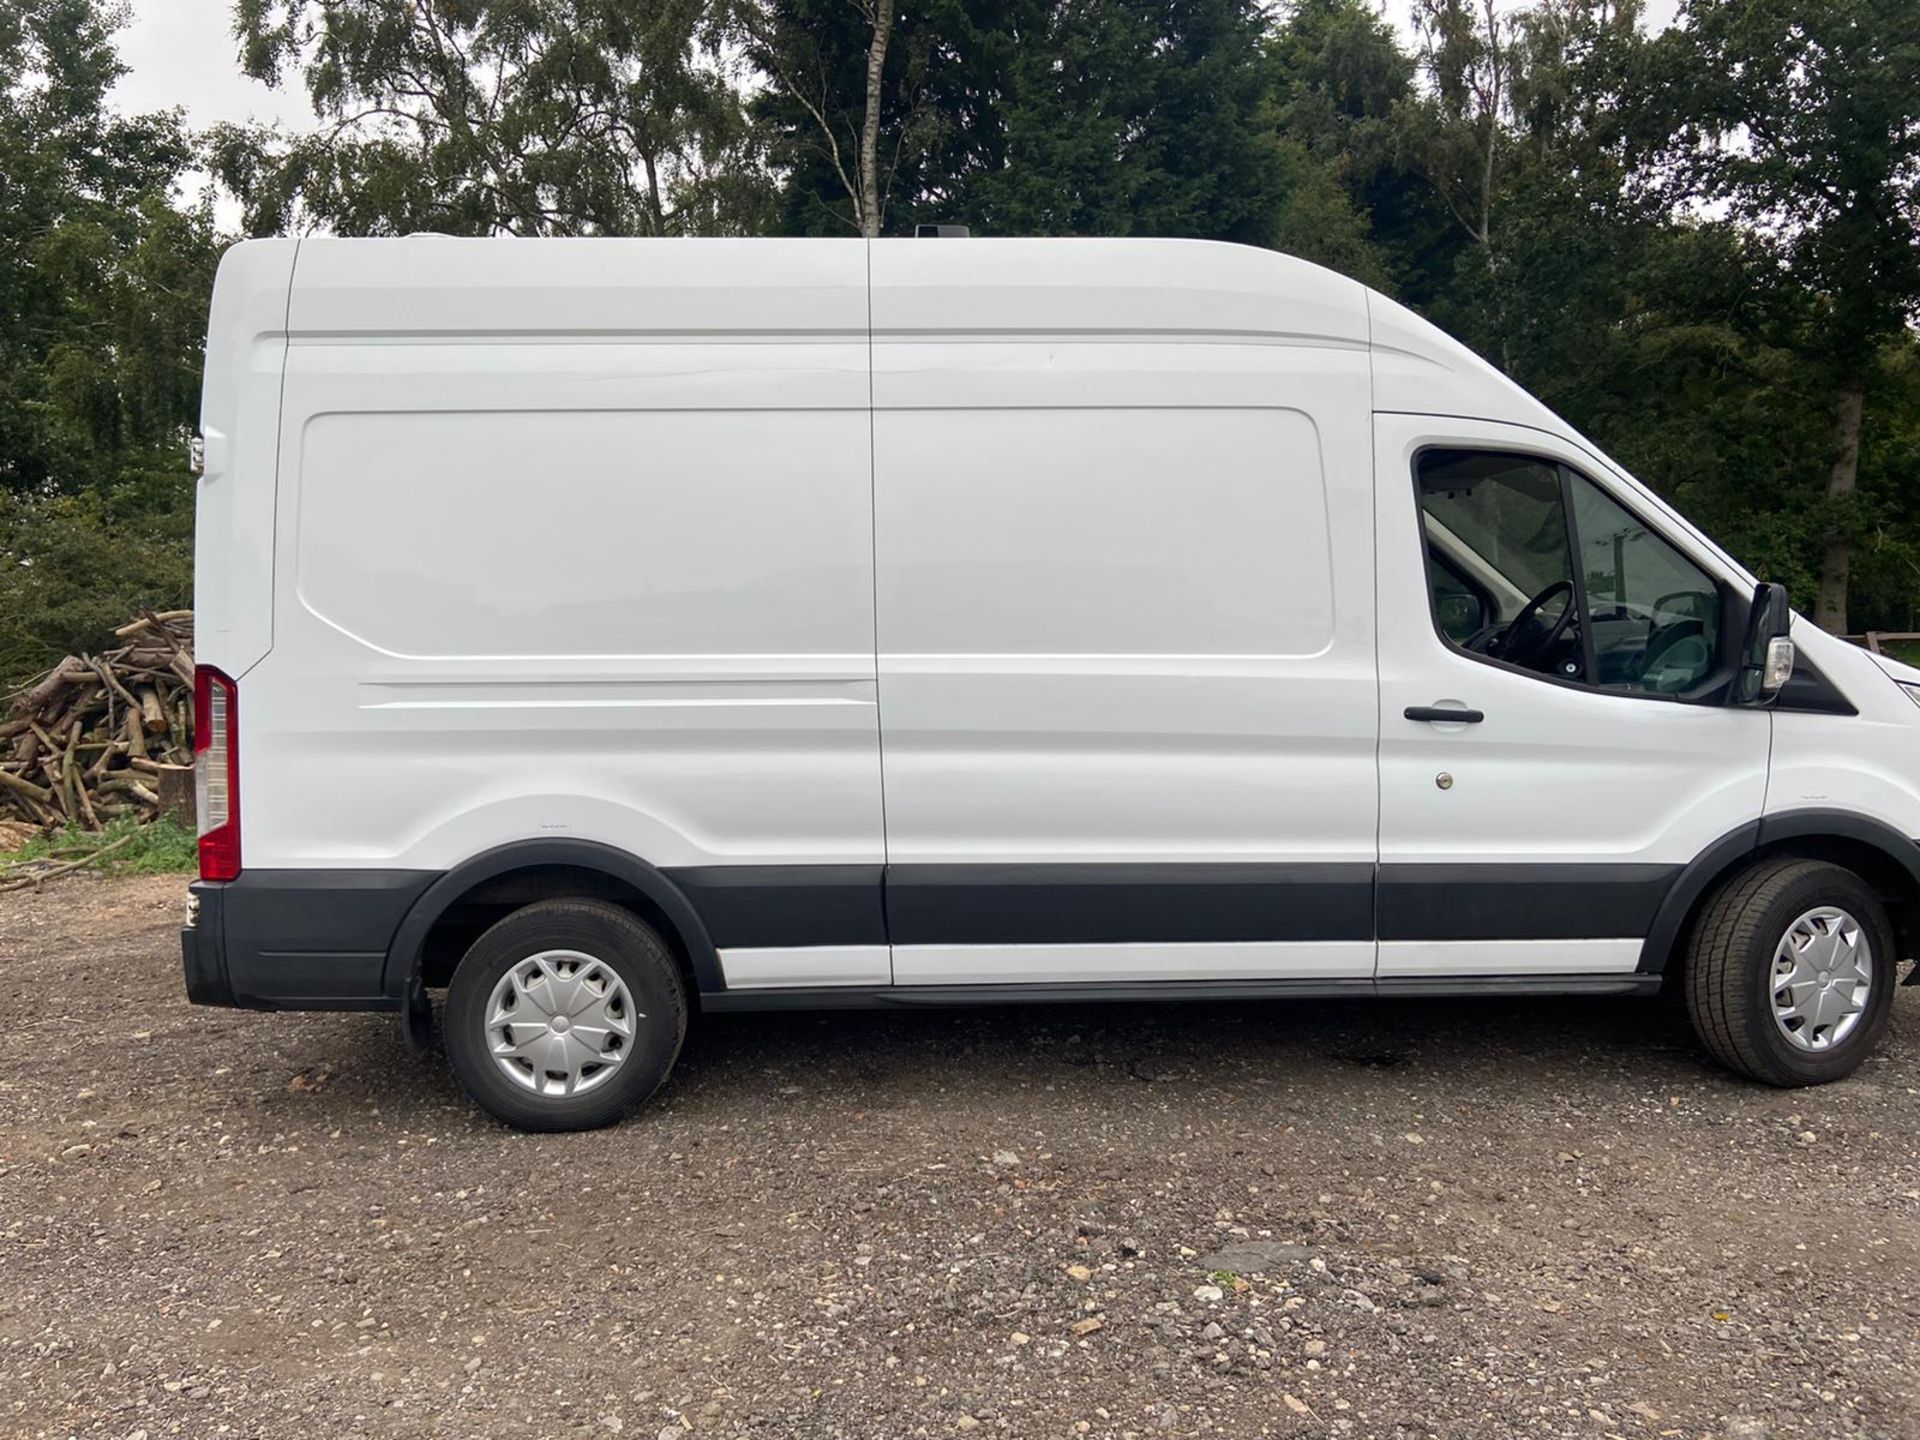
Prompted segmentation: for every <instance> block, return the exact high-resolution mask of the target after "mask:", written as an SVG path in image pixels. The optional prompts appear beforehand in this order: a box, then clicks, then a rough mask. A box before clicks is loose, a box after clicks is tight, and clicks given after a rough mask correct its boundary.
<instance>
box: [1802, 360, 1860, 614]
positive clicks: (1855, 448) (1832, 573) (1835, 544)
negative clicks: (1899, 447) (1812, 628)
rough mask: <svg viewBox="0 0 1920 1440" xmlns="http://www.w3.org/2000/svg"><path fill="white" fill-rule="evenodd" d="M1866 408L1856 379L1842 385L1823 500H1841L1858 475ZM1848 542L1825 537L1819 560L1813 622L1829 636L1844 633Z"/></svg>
mask: <svg viewBox="0 0 1920 1440" xmlns="http://www.w3.org/2000/svg"><path fill="white" fill-rule="evenodd" d="M1865 406H1866V393H1865V387H1864V386H1863V385H1861V383H1860V382H1859V381H1857V380H1855V381H1849V382H1847V383H1846V384H1844V385H1842V386H1841V388H1840V394H1839V395H1838V396H1837V397H1836V398H1835V400H1834V406H1833V469H1832V470H1831V471H1829V472H1828V474H1827V498H1828V499H1830V500H1837V501H1843V502H1844V501H1845V500H1846V499H1847V498H1848V497H1849V496H1851V495H1852V494H1853V487H1854V483H1855V482H1856V481H1857V480H1858V479H1859V475H1860V416H1861V412H1862V410H1863V409H1864V408H1865ZM1850 543H1851V542H1850V541H1849V540H1848V538H1847V533H1846V531H1845V529H1843V528H1839V527H1837V526H1836V528H1835V529H1834V530H1833V531H1832V532H1831V533H1830V534H1829V535H1828V536H1827V549H1826V554H1825V555H1823V556H1822V557H1821V561H1820V598H1819V601H1818V603H1817V605H1816V606H1815V608H1814V612H1813V620H1814V623H1815V624H1816V625H1818V626H1819V627H1820V628H1821V629H1822V630H1825V631H1826V632H1827V633H1828V634H1829V635H1844V634H1846V633H1847V579H1848V575H1849V572H1850V570H1851V569H1852V554H1851V551H1850V548H1849V547H1850Z"/></svg>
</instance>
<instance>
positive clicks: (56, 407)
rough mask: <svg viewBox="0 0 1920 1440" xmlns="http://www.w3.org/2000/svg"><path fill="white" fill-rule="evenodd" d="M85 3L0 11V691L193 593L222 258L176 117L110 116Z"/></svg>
mask: <svg viewBox="0 0 1920 1440" xmlns="http://www.w3.org/2000/svg"><path fill="white" fill-rule="evenodd" d="M111 19H112V12H111V11H110V10H109V9H108V7H106V6H104V5H102V4H99V3H97V0H25V3H21V4H15V5H13V6H11V7H8V8H6V9H4V10H0V678H5V679H15V678H19V677H20V676H22V675H24V674H27V673H31V672H32V671H35V670H38V669H41V668H43V667H44V666H45V665H47V664H49V663H50V662H51V661H53V660H57V659H58V658H59V657H60V656H61V655H63V654H65V653H66V652H67V651H68V650H72V649H81V648H89V649H97V648H99V647H100V646H101V645H102V644H104V643H105V642H106V640H107V639H108V637H109V632H110V630H111V627H112V626H114V625H117V624H120V623H123V622H124V621H125V620H126V618H127V617H128V615H130V614H132V613H133V611H134V610H135V609H136V608H137V607H139V606H141V605H153V606H157V607H161V608H172V607H174V606H177V605H180V604H183V603H185V601H186V598H187V596H188V594H189V593H190V590H191V564H190V561H189V558H188V557H189V552H190V530H191V505H192V480H191V477H189V476H188V474H187V470H186V439H187V435H188V433H189V429H190V427H191V425H192V421H193V416H194V412H195V410H196V409H197V408H198V392H199V386H200V345H201V337H202V336H203V335H204V334H205V330H206V314H207V299H208V295H209V293H210V291H211V288H212V282H213V269H214V264H215V260H216V256H217V250H218V246H217V244H216V241H215V239H214V235H213V224H212V219H211V214H210V210H209V207H208V205H207V204H206V203H205V202H201V203H199V204H195V205H192V206H189V207H184V208H183V207H181V206H180V205H178V204H176V203H175V201H174V199H173V192H174V188H175V185H176V182H177V181H178V179H179V178H180V176H181V175H182V174H183V172H184V171H185V169H186V168H187V167H188V166H189V165H190V163H191V161H192V157H193V148H192V145H191V143H190V141H189V138H188V137H187V136H186V135H185V133H184V132H183V131H182V129H181V126H180V122H179V118H178V117H177V116H175V115H146V116H131V117H129V116H121V115H116V114H114V113H113V112H112V111H111V110H110V109H109V108H108V106H107V102H106V92H107V88H108V87H109V86H110V85H111V84H112V83H113V81H114V80H115V79H116V78H117V77H118V76H119V75H120V73H121V67H120V65H119V63H118V62H117V60H116V59H115V58H114V52H113V46H112V40H111V34H110V21H111Z"/></svg>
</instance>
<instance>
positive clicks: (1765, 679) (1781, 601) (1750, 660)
mask: <svg viewBox="0 0 1920 1440" xmlns="http://www.w3.org/2000/svg"><path fill="white" fill-rule="evenodd" d="M1792 624H1793V611H1792V609H1791V608H1790V607H1789V606H1788V604H1787V587H1786V586H1784V585H1768V584H1764V583H1763V584H1759V585H1756V586H1754V587H1753V608H1752V609H1751V610H1750V611H1748V612H1747V637H1746V643H1745V645H1744V646H1743V647H1742V648H1741V652H1740V675H1739V678H1738V679H1737V680H1736V681H1735V682H1734V699H1735V702H1736V703H1738V704H1741V705H1765V704H1766V703H1767V702H1768V701H1770V700H1772V699H1773V697H1774V696H1776V695H1778V694H1779V693H1780V687H1781V686H1783V685H1785V684H1786V683H1787V680H1788V679H1789V677H1791V676H1792V674H1793V641H1791V640H1789V639H1788V638H1787V631H1788V629H1789V627H1791V626H1792Z"/></svg>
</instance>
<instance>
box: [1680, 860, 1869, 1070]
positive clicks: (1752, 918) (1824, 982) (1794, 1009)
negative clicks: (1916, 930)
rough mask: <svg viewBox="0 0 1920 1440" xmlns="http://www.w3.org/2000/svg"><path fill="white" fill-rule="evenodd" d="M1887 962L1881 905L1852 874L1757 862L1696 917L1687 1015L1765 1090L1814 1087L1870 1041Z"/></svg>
mask: <svg viewBox="0 0 1920 1440" xmlns="http://www.w3.org/2000/svg"><path fill="white" fill-rule="evenodd" d="M1895 967H1896V962H1895V956H1894V942H1893V928H1892V926H1891V925H1890V924H1889V923H1888V921H1887V912H1886V907H1885V906H1884V905H1882V904H1881V903H1880V897H1879V896H1878V895H1876V894H1875V893H1874V891H1873V889H1872V888H1871V887H1870V886H1868V885H1867V883H1866V882H1865V881H1863V880H1862V879H1860V877H1859V876H1857V875H1855V874H1854V873H1853V872H1852V871H1850V870H1845V869H1842V868H1841V867H1840V866H1838V865H1830V864H1827V863H1826V862H1824V861H1819V860H1794V859H1780V860H1763V861H1761V862H1760V863H1759V864H1757V865H1754V866H1753V867H1752V868H1750V869H1747V870H1744V871H1742V872H1741V873H1739V874H1738V875H1735V876H1734V877H1733V878H1732V879H1731V880H1728V881H1727V882H1726V883H1725V884H1723V885H1722V886H1721V888H1720V889H1719V891H1718V892H1717V893H1716V894H1715V895H1714V896H1713V898H1712V899H1711V900H1710V901H1708V903H1707V906H1706V909H1705V910H1704V911H1702V912H1701V915H1700V919H1699V921H1698V922H1697V923H1696V924H1695V926H1694V929H1693V934H1692V937H1691V940H1690V941H1689V945H1688V951H1687V957H1686V995H1687V1010H1688V1013H1689V1014H1690V1015H1691V1016H1692V1017H1693V1028H1694V1030H1695V1031H1696V1032H1698V1034H1699V1036H1700V1039H1701V1041H1702V1042H1703V1043H1704V1044H1705V1045H1706V1047H1707V1049H1708V1050H1709V1051H1711V1052H1712V1054H1713V1057H1714V1058H1715V1059H1716V1060H1718V1061H1719V1062H1720V1063H1721V1064H1723V1065H1725V1066H1726V1067H1727V1068H1728V1069H1730V1070H1733V1071H1735V1072H1737V1073H1739V1074H1741V1075H1745V1076H1747V1077H1748V1078H1749V1079H1753V1080H1759V1081H1761V1082H1763V1083H1765V1084H1768V1085H1780V1086H1797V1085H1822V1084H1825V1083H1826V1082H1828V1081H1830V1080H1839V1079H1842V1078H1843V1077H1845V1076H1847V1075H1851V1074H1852V1073H1853V1072H1854V1071H1855V1070H1856V1069H1858V1068H1859V1066H1860V1064H1861V1062H1862V1061H1864V1060H1865V1059H1866V1058H1867V1056H1868V1055H1870V1054H1872V1053H1873V1049H1874V1047H1875V1046H1876V1045H1877V1044H1879V1042H1880V1036H1881V1034H1882V1033H1883V1032H1884V1031H1885V1030H1886V1028H1887V1020H1888V1017H1889V1016H1890V1015H1891V1013H1892V1009H1893V985H1894V974H1895Z"/></svg>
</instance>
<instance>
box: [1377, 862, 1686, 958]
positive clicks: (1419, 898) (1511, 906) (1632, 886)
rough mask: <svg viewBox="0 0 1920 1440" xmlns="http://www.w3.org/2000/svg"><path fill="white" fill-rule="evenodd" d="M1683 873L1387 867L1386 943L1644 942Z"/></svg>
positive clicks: (1383, 888)
mask: <svg viewBox="0 0 1920 1440" xmlns="http://www.w3.org/2000/svg"><path fill="white" fill-rule="evenodd" d="M1682 868H1683V867H1681V866H1678V865H1559V864H1547V865H1497V864H1476V865H1404V864H1394V865H1382V866H1381V867H1380V893H1379V899H1378V901H1377V905H1378V910H1379V938H1380V939H1382V940H1611V939H1618V938H1624V937H1632V936H1638V935H1645V934H1646V933H1647V928H1648V926H1650V925H1651V924H1652V923H1653V919H1654V916H1655V914H1656V913H1657V912H1658V911H1659V909H1660V904H1661V902H1662V901H1663V900H1665V898H1666V896H1667V892H1668V891H1669V890H1671V889H1672V888H1673V883H1674V881H1675V880H1676V879H1678V878H1679V876H1680V874H1681V871H1682Z"/></svg>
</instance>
